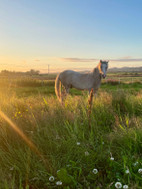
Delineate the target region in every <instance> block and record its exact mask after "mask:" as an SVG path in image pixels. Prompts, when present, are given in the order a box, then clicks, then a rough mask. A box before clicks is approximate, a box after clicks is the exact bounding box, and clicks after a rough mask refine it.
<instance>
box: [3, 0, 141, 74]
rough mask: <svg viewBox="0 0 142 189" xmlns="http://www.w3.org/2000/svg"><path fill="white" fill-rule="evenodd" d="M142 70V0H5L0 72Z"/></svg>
mask: <svg viewBox="0 0 142 189" xmlns="http://www.w3.org/2000/svg"><path fill="white" fill-rule="evenodd" d="M100 59H105V60H110V63H109V67H123V66H142V0H0V70H4V69H6V70H10V71H13V70H15V71H27V70H30V69H36V70H40V71H41V72H43V73H44V72H47V69H48V65H50V72H55V71H56V72H59V71H62V70H64V69H75V70H79V71H80V70H90V69H91V68H93V67H95V66H96V65H97V62H98V61H99V60H100Z"/></svg>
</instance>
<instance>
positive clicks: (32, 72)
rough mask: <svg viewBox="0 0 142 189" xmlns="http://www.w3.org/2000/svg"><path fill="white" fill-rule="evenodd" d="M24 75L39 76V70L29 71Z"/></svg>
mask: <svg viewBox="0 0 142 189" xmlns="http://www.w3.org/2000/svg"><path fill="white" fill-rule="evenodd" d="M26 73H27V74H29V75H39V74H40V71H39V70H34V69H31V70H30V71H28V72H26Z"/></svg>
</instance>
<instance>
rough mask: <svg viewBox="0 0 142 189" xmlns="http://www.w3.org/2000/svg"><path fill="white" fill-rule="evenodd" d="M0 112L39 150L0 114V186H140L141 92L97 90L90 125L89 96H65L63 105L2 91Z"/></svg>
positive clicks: (135, 188) (42, 97)
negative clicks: (34, 147) (33, 145)
mask: <svg viewBox="0 0 142 189" xmlns="http://www.w3.org/2000/svg"><path fill="white" fill-rule="evenodd" d="M0 110H1V111H2V112H4V113H5V114H6V115H7V116H8V117H9V119H10V120H11V121H12V122H13V123H14V124H16V125H17V127H18V128H19V129H20V130H21V131H22V132H23V133H24V134H25V135H26V136H27V137H28V139H29V140H30V141H32V143H33V144H35V145H36V147H37V148H38V151H39V154H37V153H36V152H35V150H34V149H33V148H32V147H31V146H29V145H28V144H27V143H26V142H25V141H24V140H23V138H21V137H20V136H19V134H18V133H16V132H15V130H13V128H11V127H10V125H9V124H8V123H7V122H6V120H5V119H4V118H2V117H1V116H0V172H1V175H2V176H1V179H0V188H6V189H10V188H14V189H15V188H17V189H18V188H21V189H24V188H34V189H35V188H37V189H40V188H41V189H42V188H45V189H46V188H98V189H99V188H103V189H104V188H112V189H113V188H115V183H116V182H121V183H122V185H125V184H126V185H128V186H129V188H133V189H138V188H141V186H142V174H140V173H139V172H138V170H139V169H140V168H142V157H141V152H142V95H141V93H139V92H137V93H136V94H135V95H133V94H131V93H126V91H122V90H121V91H113V92H99V94H98V96H97V97H95V98H94V100H93V104H92V109H91V114H90V124H91V127H90V128H91V129H89V124H88V110H89V107H88V97H87V96H83V97H82V96H73V97H72V96H68V97H67V99H66V100H65V103H64V106H62V105H61V104H60V103H59V102H58V101H57V99H56V98H55V97H54V96H50V97H46V96H45V95H43V94H38V95H36V96H29V97H27V98H18V97H17V96H16V95H15V93H13V94H11V93H2V94H1V95H0ZM96 169H97V170H98V172H95V171H96ZM126 170H129V173H126ZM50 176H54V179H53V181H50V180H51V178H50ZM57 181H61V182H62V185H60V186H59V185H57V184H58V183H56V182H57ZM60 184H61V183H60Z"/></svg>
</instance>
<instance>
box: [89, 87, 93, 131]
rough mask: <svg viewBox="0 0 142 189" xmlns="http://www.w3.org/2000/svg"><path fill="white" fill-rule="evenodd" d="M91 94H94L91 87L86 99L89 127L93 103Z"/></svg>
mask: <svg viewBox="0 0 142 189" xmlns="http://www.w3.org/2000/svg"><path fill="white" fill-rule="evenodd" d="M93 96H94V93H93V88H92V89H91V92H90V97H89V99H88V105H89V106H88V121H89V128H90V129H91V112H92V104H93Z"/></svg>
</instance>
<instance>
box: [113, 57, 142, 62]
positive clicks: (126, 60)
mask: <svg viewBox="0 0 142 189" xmlns="http://www.w3.org/2000/svg"><path fill="white" fill-rule="evenodd" d="M110 61H112V62H141V61H142V58H120V59H110Z"/></svg>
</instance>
